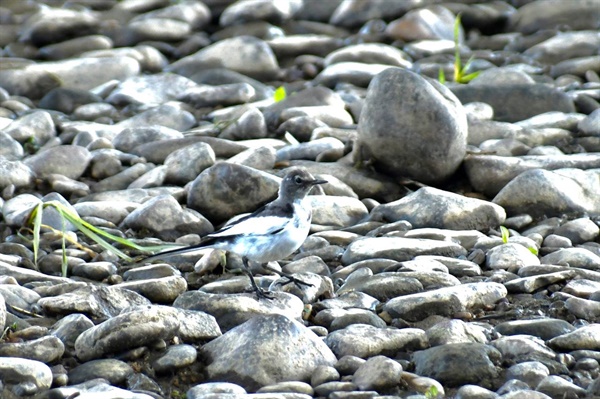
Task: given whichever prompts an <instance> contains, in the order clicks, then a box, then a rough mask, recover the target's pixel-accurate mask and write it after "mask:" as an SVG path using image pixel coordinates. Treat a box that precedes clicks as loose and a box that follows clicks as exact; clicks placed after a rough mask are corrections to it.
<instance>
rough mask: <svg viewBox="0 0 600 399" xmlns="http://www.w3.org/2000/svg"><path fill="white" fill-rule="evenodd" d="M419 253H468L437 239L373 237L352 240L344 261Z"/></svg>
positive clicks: (398, 258) (400, 258) (409, 256)
mask: <svg viewBox="0 0 600 399" xmlns="http://www.w3.org/2000/svg"><path fill="white" fill-rule="evenodd" d="M418 255H442V256H451V257H457V256H461V255H466V250H465V249H464V248H463V247H461V246H460V245H457V244H454V243H448V242H441V241H436V240H426V239H415V238H402V237H373V238H364V239H362V240H356V241H354V242H352V243H351V244H350V245H349V246H348V247H347V248H346V251H345V252H344V255H343V256H342V263H343V264H345V265H349V264H351V263H355V262H358V261H361V260H367V259H371V258H387V259H393V260H396V261H405V260H409V259H412V258H414V257H415V256H418Z"/></svg>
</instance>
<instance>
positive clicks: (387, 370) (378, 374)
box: [352, 356, 402, 392]
mask: <svg viewBox="0 0 600 399" xmlns="http://www.w3.org/2000/svg"><path fill="white" fill-rule="evenodd" d="M401 375H402V366H401V365H400V364H399V363H398V362H396V361H394V360H392V359H390V358H388V357H386V356H374V357H372V358H369V359H368V360H367V361H366V362H365V363H364V364H363V365H362V366H360V367H359V368H358V370H356V372H355V373H354V375H353V376H352V382H353V383H355V384H356V386H357V387H358V389H360V390H361V391H371V390H372V391H377V392H386V391H387V390H390V389H391V388H394V387H396V386H397V385H398V381H399V380H400V379H401Z"/></svg>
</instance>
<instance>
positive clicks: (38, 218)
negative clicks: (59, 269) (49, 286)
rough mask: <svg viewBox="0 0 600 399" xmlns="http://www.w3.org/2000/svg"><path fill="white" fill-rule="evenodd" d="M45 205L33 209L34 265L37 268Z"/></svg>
mask: <svg viewBox="0 0 600 399" xmlns="http://www.w3.org/2000/svg"><path fill="white" fill-rule="evenodd" d="M43 209H44V204H42V203H41V202H40V203H39V204H37V205H36V207H35V208H34V209H33V213H34V215H33V263H34V265H36V267H37V261H38V255H39V253H40V229H41V227H42V212H43Z"/></svg>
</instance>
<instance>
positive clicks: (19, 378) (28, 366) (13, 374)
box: [0, 357, 52, 394]
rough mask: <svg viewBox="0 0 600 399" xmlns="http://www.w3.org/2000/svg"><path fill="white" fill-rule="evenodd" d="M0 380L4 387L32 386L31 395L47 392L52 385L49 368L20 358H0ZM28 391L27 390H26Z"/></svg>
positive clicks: (38, 362) (34, 361) (37, 362)
mask: <svg viewBox="0 0 600 399" xmlns="http://www.w3.org/2000/svg"><path fill="white" fill-rule="evenodd" d="M0 379H2V383H3V384H4V386H6V385H9V384H10V385H17V386H18V385H21V384H23V385H24V387H28V386H29V385H30V384H33V389H32V392H30V393H31V394H34V393H36V392H40V391H45V390H48V389H49V388H50V386H51V384H52V371H51V370H50V367H48V366H47V365H45V364H44V363H42V362H40V361H37V360H29V359H23V358H20V357H1V358H0ZM26 389H27V390H29V388H26Z"/></svg>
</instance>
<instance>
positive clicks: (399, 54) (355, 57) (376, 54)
mask: <svg viewBox="0 0 600 399" xmlns="http://www.w3.org/2000/svg"><path fill="white" fill-rule="evenodd" d="M341 62H363V63H366V64H384V65H391V66H397V67H403V68H409V67H410V66H411V65H412V64H411V62H410V59H409V57H408V56H407V55H406V54H405V53H404V52H403V51H402V50H400V49H398V48H396V47H393V46H390V45H387V44H383V43H359V44H354V45H350V46H345V47H343V48H341V49H339V50H335V51H332V52H330V53H329V54H328V55H327V56H326V57H325V60H324V64H325V65H331V64H337V63H341Z"/></svg>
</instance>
